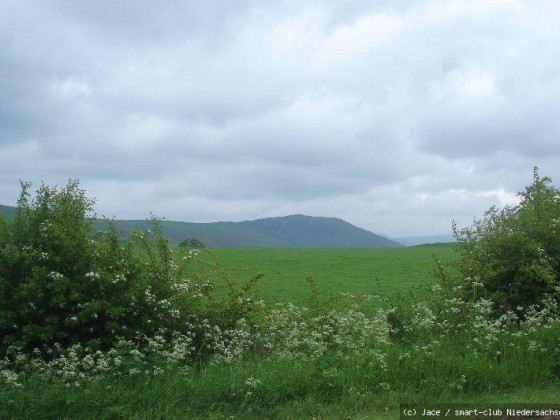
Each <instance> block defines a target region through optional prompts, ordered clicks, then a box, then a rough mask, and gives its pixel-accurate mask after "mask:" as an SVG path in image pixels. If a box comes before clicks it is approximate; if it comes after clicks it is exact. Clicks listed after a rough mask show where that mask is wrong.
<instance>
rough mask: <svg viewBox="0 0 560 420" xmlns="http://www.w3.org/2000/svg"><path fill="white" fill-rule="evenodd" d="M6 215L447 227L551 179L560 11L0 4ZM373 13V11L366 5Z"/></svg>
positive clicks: (556, 172)
mask: <svg viewBox="0 0 560 420" xmlns="http://www.w3.org/2000/svg"><path fill="white" fill-rule="evenodd" d="M0 3H2V9H3V13H2V15H0V167H1V168H2V171H0V203H3V204H13V203H15V201H16V199H17V195H18V192H19V183H18V180H19V179H24V180H30V181H33V182H34V184H35V185H38V184H39V183H40V182H41V181H45V182H47V183H49V184H58V185H62V184H64V183H65V182H66V180H67V179H68V178H78V179H80V181H81V185H82V187H83V188H85V189H86V190H87V192H88V194H89V195H91V196H94V197H96V198H97V212H98V214H99V215H102V214H103V215H107V216H116V217H118V218H145V217H146V216H148V214H149V212H153V213H155V214H157V215H160V216H164V217H166V218H167V219H170V220H185V221H193V222H209V221H218V220H249V219H255V218H260V217H268V216H280V215H287V214H293V213H304V214H309V215H316V216H335V217H340V218H343V219H345V220H347V221H349V222H351V223H354V224H356V225H358V226H360V227H364V228H366V229H369V230H371V231H373V232H376V233H382V234H387V235H392V236H404V235H420V234H441V233H448V232H449V231H450V226H451V222H452V220H457V221H458V223H459V224H460V225H465V224H470V223H471V222H472V219H473V217H475V216H477V215H481V214H482V212H483V211H484V210H485V209H487V208H488V207H490V206H491V205H494V204H496V205H504V204H506V203H513V202H515V192H517V191H519V190H521V189H522V188H523V187H524V186H525V185H527V184H528V183H529V182H530V181H531V175H532V168H533V166H538V167H540V168H541V173H542V174H543V175H549V176H551V177H552V178H553V180H554V181H558V180H560V142H559V140H560V135H559V134H560V119H558V117H557V116H558V115H560V102H559V101H558V99H557V98H559V97H560V27H559V26H558V25H557V22H558V18H559V17H560V6H559V5H558V3H557V2H555V1H552V0H550V1H546V0H543V1H539V2H529V1H521V0H520V1H515V0H468V1H467V0H450V1H418V2H401V1H377V2H365V1H361V0H350V1H348V2H344V4H343V3H342V2H335V1H319V0H312V1H309V2H296V1H290V0H285V1H279V2H272V3H271V2H265V1H257V0H240V1H235V2H224V1H218V0H207V1H198V0H189V1H165V2H156V1H153V0H137V1H121V2H113V1H108V0H99V1H96V2H88V1H71V0H58V1H55V0H50V1H39V0H35V1H33V0H30V1H27V2H25V3H22V2H19V1H16V0H3V1H0ZM372 3H373V4H372Z"/></svg>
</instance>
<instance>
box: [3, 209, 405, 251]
mask: <svg viewBox="0 0 560 420" xmlns="http://www.w3.org/2000/svg"><path fill="white" fill-rule="evenodd" d="M14 210H15V209H14V208H13V207H8V206H0V212H1V213H4V214H6V215H7V216H11V214H13V211H14ZM115 223H116V225H117V227H118V229H119V230H120V232H121V234H122V236H123V237H125V236H126V235H128V233H129V232H131V231H132V230H134V229H146V228H147V226H148V224H147V222H146V221H144V220H115ZM103 226H104V221H102V220H96V221H95V227H96V228H97V229H102V228H103ZM162 227H163V231H164V234H165V235H166V236H167V237H168V238H169V240H170V241H171V243H172V244H174V245H177V244H179V242H181V241H183V240H184V239H186V238H188V237H194V238H197V239H199V240H200V241H202V243H204V244H205V245H206V246H207V247H255V248H304V247H317V248H349V247H364V248H365V247H400V246H403V245H402V244H401V243H399V242H396V241H393V240H391V239H388V238H385V237H383V236H380V235H376V234H374V233H371V232H369V231H367V230H365V229H361V228H359V227H356V226H354V225H352V224H350V223H348V222H345V221H344V220H341V219H337V218H334V217H312V216H304V215H301V214H297V215H292V216H285V217H271V218H266V219H258V220H253V221H245V222H213V223H189V222H175V221H168V220H164V221H163V222H162Z"/></svg>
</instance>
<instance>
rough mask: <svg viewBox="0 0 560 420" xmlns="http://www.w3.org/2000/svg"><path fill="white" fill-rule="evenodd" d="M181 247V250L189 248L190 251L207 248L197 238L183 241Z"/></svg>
mask: <svg viewBox="0 0 560 420" xmlns="http://www.w3.org/2000/svg"><path fill="white" fill-rule="evenodd" d="M179 246H180V247H181V248H188V249H203V248H206V247H205V245H204V244H203V243H202V241H200V240H198V239H196V238H193V237H188V238H187V239H185V240H184V241H181V243H180V244H179Z"/></svg>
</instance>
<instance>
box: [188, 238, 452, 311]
mask: <svg viewBox="0 0 560 420" xmlns="http://www.w3.org/2000/svg"><path fill="white" fill-rule="evenodd" d="M209 251H210V252H206V253H203V254H202V255H201V260H203V261H206V262H207V263H210V262H212V260H213V257H212V255H214V256H215V258H217V260H218V261H219V263H220V265H221V267H222V268H224V269H226V270H227V271H228V272H229V273H230V274H229V275H230V277H231V278H232V279H233V280H235V281H239V282H243V281H246V280H247V279H248V278H249V277H251V275H254V274H256V273H259V272H260V273H264V276H263V277H262V278H261V279H260V290H261V293H262V298H263V299H264V300H265V301H266V302H268V303H272V302H276V301H279V302H293V303H297V304H300V303H304V302H305V301H306V299H307V298H308V296H309V285H308V283H307V281H306V279H307V278H308V277H310V276H311V277H313V278H314V279H315V281H316V282H317V287H318V289H319V291H320V295H321V296H322V298H323V299H328V298H331V297H333V296H336V295H337V294H339V293H341V292H348V293H352V294H355V295H358V296H359V295H363V294H371V295H375V294H380V295H385V296H394V295H395V294H397V293H399V292H405V291H406V292H413V293H417V294H418V293H425V286H426V285H427V284H430V283H431V282H433V279H434V276H433V269H434V262H433V256H434V255H436V256H437V257H438V258H439V259H441V260H446V261H447V260H451V259H452V258H453V257H454V253H455V251H454V245H453V244H434V245H421V246H415V247H410V248H334V249H330V248H268V249H263V248H212V249H211V250H209ZM193 269H194V271H195V272H203V271H212V269H211V268H210V267H208V266H205V265H204V264H201V263H198V264H196V265H195V266H194V267H193Z"/></svg>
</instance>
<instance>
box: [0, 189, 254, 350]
mask: <svg viewBox="0 0 560 420" xmlns="http://www.w3.org/2000/svg"><path fill="white" fill-rule="evenodd" d="M29 188H30V184H27V183H22V192H21V196H20V198H19V201H18V206H17V210H16V212H15V215H14V218H13V219H11V220H5V219H3V218H0V302H1V304H0V354H1V353H3V352H4V351H5V350H6V349H7V348H8V347H9V346H17V347H21V348H23V349H27V350H32V349H34V348H39V349H47V348H51V347H52V346H53V345H54V344H55V343H58V344H60V345H61V346H62V347H67V346H70V345H72V344H76V343H80V344H84V345H86V346H88V347H90V348H94V349H95V348H101V349H103V348H105V349H106V348H109V347H111V346H114V345H115V343H116V342H117V341H118V340H119V338H123V339H126V340H134V339H139V337H151V336H153V335H154V334H156V332H157V333H158V334H161V333H162V331H167V334H168V335H171V334H173V333H174V332H180V333H186V332H188V331H189V330H190V329H192V328H194V326H193V324H194V320H195V319H208V320H209V322H210V323H211V324H213V325H218V326H219V325H230V324H232V323H235V322H236V318H235V316H236V315H237V314H238V315H239V316H240V317H241V316H247V314H250V312H251V310H252V306H251V305H250V304H249V303H247V302H246V300H243V299H239V293H241V292H238V291H236V292H234V291H233V289H232V293H230V294H229V295H228V296H226V297H225V298H223V299H222V300H218V301H215V300H214V299H212V297H211V296H210V294H211V291H212V289H213V285H212V282H211V281H208V280H206V281H204V282H201V283H196V282H192V281H190V280H189V279H188V278H187V277H186V272H185V267H186V263H188V261H189V260H190V259H192V255H189V254H188V253H185V254H186V255H185V256H183V255H177V256H176V255H175V251H174V250H173V248H172V247H171V246H170V245H169V242H168V240H167V238H165V237H164V236H163V235H162V231H161V227H160V224H159V221H158V220H156V219H155V218H154V219H153V220H152V221H151V231H150V230H147V231H145V232H140V231H137V232H133V233H132V234H131V235H130V237H129V238H128V239H127V240H126V241H124V242H122V241H121V240H120V235H119V232H118V230H117V228H116V227H115V226H114V225H113V223H112V222H111V221H107V227H106V229H105V230H103V231H99V232H95V231H94V230H93V227H92V222H93V214H92V212H93V204H94V200H91V199H89V198H87V197H86V195H85V192H84V191H83V190H81V189H80V188H79V185H78V182H77V181H72V180H71V181H69V182H68V184H67V185H66V187H64V188H60V189H58V188H51V187H48V186H46V185H41V187H40V188H39V189H38V191H37V193H36V196H35V198H34V199H33V200H31V199H30V193H29ZM225 309H227V311H226V310H225ZM233 309H235V310H233Z"/></svg>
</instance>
